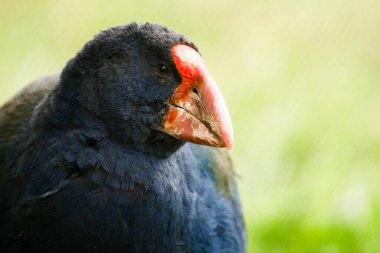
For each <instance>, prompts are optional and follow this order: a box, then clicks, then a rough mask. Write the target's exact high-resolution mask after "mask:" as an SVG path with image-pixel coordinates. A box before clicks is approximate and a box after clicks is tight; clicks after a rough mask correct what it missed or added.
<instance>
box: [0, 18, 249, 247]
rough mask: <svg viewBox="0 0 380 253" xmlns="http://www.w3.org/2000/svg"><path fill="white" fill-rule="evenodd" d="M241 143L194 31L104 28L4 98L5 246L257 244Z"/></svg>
mask: <svg viewBox="0 0 380 253" xmlns="http://www.w3.org/2000/svg"><path fill="white" fill-rule="evenodd" d="M232 145H233V133H232V123H231V118H230V115H229V112H228V109H227V106H226V102H225V100H224V98H223V96H222V94H221V91H220V90H219V88H218V86H217V84H216V81H215V80H214V79H213V77H212V76H211V74H210V73H209V72H208V70H207V68H206V66H205V63H204V61H203V58H202V56H201V54H200V52H199V49H198V48H197V46H196V45H195V44H194V43H193V42H192V41H191V40H190V39H188V38H187V37H185V36H184V35H182V34H179V33H177V32H175V31H173V30H171V29H169V28H167V27H165V26H161V25H158V24H153V23H135V22H133V23H130V24H127V25H122V26H117V27H112V28H109V29H107V30H104V31H101V32H99V33H98V34H97V35H95V36H94V38H93V39H92V40H90V41H89V42H87V43H86V44H85V45H84V46H83V48H82V49H81V50H80V51H79V52H78V53H77V54H76V55H75V56H74V57H73V58H72V59H71V60H69V61H68V62H67V64H66V65H65V67H64V68H63V70H62V71H61V72H60V73H57V74H53V75H50V76H46V77H43V78H41V79H39V80H37V81H34V82H32V83H31V84H29V85H28V86H26V87H25V88H24V89H22V90H21V91H20V92H19V93H18V94H16V95H15V96H14V97H13V98H12V99H11V100H9V101H8V102H7V103H5V104H4V105H3V106H2V107H1V108H0V251H1V252H40V253H41V252H114V253H117V252H165V253H170V252H194V253H200V252H226V253H227V252H233V253H240V252H246V241H247V239H246V237H247V236H246V228H245V224H244V218H243V214H242V207H241V201H240V198H239V193H238V189H237V181H238V176H237V174H236V172H235V170H234V168H233V164H232V161H231V158H230V150H231V149H232Z"/></svg>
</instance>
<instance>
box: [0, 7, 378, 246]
mask: <svg viewBox="0 0 380 253" xmlns="http://www.w3.org/2000/svg"><path fill="white" fill-rule="evenodd" d="M0 7H1V8H0V48H1V57H0V66H1V68H0V91H1V92H0V102H4V101H5V100H6V99H8V98H9V97H11V96H12V95H13V94H14V93H15V92H17V91H18V90H19V89H21V88H22V87H23V86H24V85H25V84H27V83H28V82H30V81H32V80H33V79H36V78H38V77H40V76H42V75H44V74H47V73H51V72H57V71H60V69H62V67H63V66H64V65H65V63H66V61H67V60H68V59H70V58H71V57H73V56H74V54H75V53H76V52H77V51H78V50H79V49H80V48H81V46H82V45H83V44H84V43H85V41H87V40H89V39H91V37H92V36H93V35H94V34H95V33H97V32H98V31H100V30H102V29H106V28H107V27H110V26H114V25H120V24H126V23H129V22H131V21H133V20H136V21H151V22H156V23H160V24H163V25H167V26H169V27H171V28H173V29H174V30H177V31H179V32H181V33H184V34H186V35H187V36H188V37H190V38H192V40H193V41H194V42H195V43H196V44H197V45H198V46H199V48H200V50H201V52H202V54H203V56H204V58H205V60H206V64H207V66H208V69H209V70H210V72H211V73H212V75H213V76H214V78H215V79H216V80H217V82H218V83H219V86H220V87H221V89H222V91H223V93H224V94H225V97H226V100H227V103H228V104H229V107H230V110H231V114H232V118H233V122H234V129H235V147H234V151H233V157H234V161H235V167H236V170H237V171H238V173H239V174H240V176H241V178H242V179H241V181H240V191H241V195H242V200H243V205H244V214H245V217H246V222H247V227H248V230H249V239H250V240H249V252H292V253H294V252H295V253H297V252H326V253H330V252H334V253H335V252H366V253H367V252H374V253H375V252H380V241H379V240H378V237H379V235H380V184H379V183H378V181H379V178H380V169H379V168H380V85H379V82H380V69H379V67H380V46H379V45H380V15H379V13H380V3H379V1H376V0H362V1H359V0H352V1H344V0H332V1H327V0H320V1H314V0H311V1H310V0H309V1H306V0H301V1H293V0H286V1H264V0H258V1H249V0H245V1H216V0H213V1H207V2H206V1H171V2H169V1H166V2H164V3H159V2H158V1H98V0H93V1H90V0H84V1H74V0H67V1H63V0H57V1H47V0H43V1H11V0H2V2H1V4H0Z"/></svg>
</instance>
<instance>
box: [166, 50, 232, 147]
mask: <svg viewBox="0 0 380 253" xmlns="http://www.w3.org/2000/svg"><path fill="white" fill-rule="evenodd" d="M172 54H173V58H174V63H175V65H176V67H177V69H178V71H179V73H180V75H181V77H182V83H181V84H180V85H179V87H178V88H177V90H176V91H175V93H174V95H173V97H172V98H171V99H170V100H169V105H170V108H169V110H168V112H167V113H166V116H165V117H164V122H163V130H162V131H163V132H165V133H167V134H169V135H172V136H174V137H176V138H179V139H182V140H184V141H188V142H193V143H197V144H203V145H208V146H213V147H226V148H227V149H229V150H231V149H232V124H231V120H230V116H229V113H228V110H227V106H226V104H225V102H224V99H223V96H222V94H221V92H220V91H219V89H218V87H217V85H216V83H215V81H214V79H213V78H212V77H211V75H210V74H209V73H208V71H207V69H206V67H205V65H204V63H203V60H202V57H201V56H200V55H199V53H198V52H197V51H195V50H194V49H193V48H191V47H189V46H186V45H182V44H179V45H175V46H173V48H172Z"/></svg>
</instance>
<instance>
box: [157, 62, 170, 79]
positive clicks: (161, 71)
mask: <svg viewBox="0 0 380 253" xmlns="http://www.w3.org/2000/svg"><path fill="white" fill-rule="evenodd" d="M154 73H155V74H156V76H158V77H168V76H170V70H169V67H168V66H166V65H165V64H163V63H159V64H157V66H156V67H155V69H154Z"/></svg>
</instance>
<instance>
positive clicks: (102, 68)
mask: <svg viewBox="0 0 380 253" xmlns="http://www.w3.org/2000/svg"><path fill="white" fill-rule="evenodd" d="M61 86H62V87H61V90H62V91H63V93H64V94H66V97H67V98H69V97H74V98H75V99H74V100H76V102H77V103H78V105H79V107H81V108H84V109H85V110H86V111H88V112H89V113H90V114H93V115H94V116H95V117H96V118H98V119H100V120H101V121H102V122H104V123H105V125H106V126H107V128H108V129H109V134H110V135H111V136H113V137H114V138H115V139H117V140H118V141H120V142H124V143H129V144H133V145H135V146H139V145H140V146H141V145H142V146H144V145H148V146H154V147H156V148H160V147H161V148H162V147H163V146H168V147H169V146H171V147H175V146H180V145H181V144H183V142H184V141H185V142H193V143H197V144H203V145H209V146H214V147H226V148H228V149H230V148H231V147H232V124H231V120H230V117H229V113H228V110H227V107H226V104H225V102H224V99H223V96H222V94H221V92H220V91H219V89H218V87H217V85H216V83H215V81H214V79H213V78H212V77H211V75H210V74H209V72H208V71H207V69H206V67H205V64H204V62H203V60H202V57H201V55H200V54H199V52H198V49H197V48H196V46H195V45H194V44H193V43H192V42H190V41H189V40H188V39H187V38H185V37H184V36H183V35H180V34H177V33H175V32H173V31H171V30H169V29H167V28H165V27H162V26H159V25H152V24H144V25H137V24H135V23H133V24H130V25H127V26H121V27H115V28H111V29H109V30H106V31H103V32H101V33H100V34H99V35H97V36H96V37H95V38H94V39H93V40H91V41H90V42H88V43H87V44H86V46H85V47H84V48H83V49H82V51H81V52H79V53H78V55H77V56H76V57H75V58H74V59H72V60H71V61H70V62H69V63H68V65H67V66H66V68H65V70H64V71H63V73H62V76H61Z"/></svg>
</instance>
